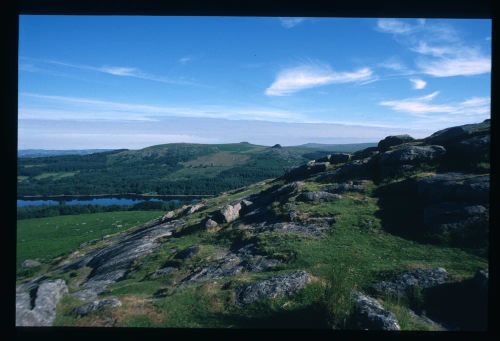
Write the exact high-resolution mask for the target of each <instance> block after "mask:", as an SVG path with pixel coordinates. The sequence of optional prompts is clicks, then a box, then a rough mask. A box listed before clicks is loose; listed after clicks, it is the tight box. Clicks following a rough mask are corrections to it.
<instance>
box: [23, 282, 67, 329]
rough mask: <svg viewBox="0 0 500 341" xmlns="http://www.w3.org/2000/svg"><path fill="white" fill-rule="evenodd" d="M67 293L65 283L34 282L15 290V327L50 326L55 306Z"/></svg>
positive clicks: (54, 314)
mask: <svg viewBox="0 0 500 341" xmlns="http://www.w3.org/2000/svg"><path fill="white" fill-rule="evenodd" d="M67 293H68V287H67V286H66V282H65V281H64V280H62V279H56V280H41V281H38V280H34V281H31V282H28V283H25V284H24V285H20V286H18V287H17V288H16V326H33V327H37V326H51V325H52V323H53V322H54V319H55V317H56V306H57V304H58V303H59V301H60V300H61V299H62V297H63V296H64V295H65V294H67Z"/></svg>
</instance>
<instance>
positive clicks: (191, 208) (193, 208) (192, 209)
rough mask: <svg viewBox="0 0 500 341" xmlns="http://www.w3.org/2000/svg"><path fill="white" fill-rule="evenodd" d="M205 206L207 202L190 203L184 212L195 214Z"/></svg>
mask: <svg viewBox="0 0 500 341" xmlns="http://www.w3.org/2000/svg"><path fill="white" fill-rule="evenodd" d="M203 207H205V204H202V203H199V204H195V205H189V206H188V207H186V208H185V209H184V214H186V215H189V214H193V213H195V212H197V211H199V210H201V209H202V208H203Z"/></svg>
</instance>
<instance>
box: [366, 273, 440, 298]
mask: <svg viewBox="0 0 500 341" xmlns="http://www.w3.org/2000/svg"><path fill="white" fill-rule="evenodd" d="M447 279H448V272H447V271H446V270H445V269H443V268H435V269H415V270H411V271H408V272H405V273H402V274H401V275H399V276H397V277H396V278H394V279H392V280H390V281H381V282H379V283H376V284H375V285H374V286H373V287H374V289H375V290H377V291H378V292H380V293H384V294H388V295H392V296H406V295H409V294H411V293H412V290H414V289H427V288H431V287H434V286H437V285H440V284H443V283H445V282H446V280H447Z"/></svg>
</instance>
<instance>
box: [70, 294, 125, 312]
mask: <svg viewBox="0 0 500 341" xmlns="http://www.w3.org/2000/svg"><path fill="white" fill-rule="evenodd" d="M121 305H122V302H120V300H119V299H117V298H108V299H103V300H95V301H92V302H89V303H85V304H83V305H81V306H79V307H76V308H75V309H73V310H72V311H71V314H73V315H77V316H87V315H88V314H90V313H92V312H94V311H100V310H103V309H106V308H115V307H120V306H121Z"/></svg>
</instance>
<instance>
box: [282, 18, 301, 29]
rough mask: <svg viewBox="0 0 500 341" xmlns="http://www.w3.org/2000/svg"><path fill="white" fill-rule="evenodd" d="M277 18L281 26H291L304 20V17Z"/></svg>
mask: <svg viewBox="0 0 500 341" xmlns="http://www.w3.org/2000/svg"><path fill="white" fill-rule="evenodd" d="M279 19H280V22H281V26H283V27H284V28H293V27H295V26H297V25H299V24H300V23H302V22H303V21H304V20H306V19H305V18H279Z"/></svg>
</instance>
